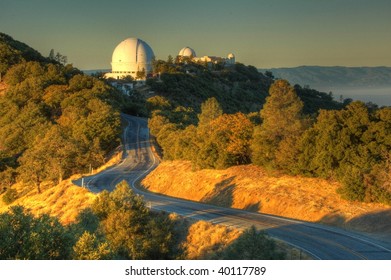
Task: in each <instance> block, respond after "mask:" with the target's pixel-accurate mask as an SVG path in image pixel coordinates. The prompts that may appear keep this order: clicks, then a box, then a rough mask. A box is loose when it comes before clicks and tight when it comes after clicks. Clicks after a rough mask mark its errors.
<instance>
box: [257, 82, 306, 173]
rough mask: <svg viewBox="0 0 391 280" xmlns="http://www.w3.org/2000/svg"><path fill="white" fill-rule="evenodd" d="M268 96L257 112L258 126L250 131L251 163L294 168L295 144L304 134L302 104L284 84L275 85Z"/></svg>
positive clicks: (285, 83)
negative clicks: (258, 116)
mask: <svg viewBox="0 0 391 280" xmlns="http://www.w3.org/2000/svg"><path fill="white" fill-rule="evenodd" d="M269 94H270V95H269V96H268V97H267V98H266V103H265V105H264V107H263V109H262V110H261V112H260V115H261V118H262V124H261V126H260V127H258V128H257V129H256V130H255V131H254V140H253V144H252V161H253V163H255V164H257V165H263V166H271V167H282V168H286V169H289V168H290V166H291V165H294V164H295V158H296V156H297V153H298V146H297V143H298V141H299V138H300V136H301V134H302V133H303V131H304V130H305V122H304V119H303V116H302V112H301V111H302V108H303V103H302V102H301V101H300V99H299V98H298V97H297V95H296V93H295V91H294V89H293V87H292V86H290V85H289V83H288V82H287V81H285V80H277V81H275V82H274V83H273V84H272V86H271V87H270V91H269Z"/></svg>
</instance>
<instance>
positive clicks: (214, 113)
mask: <svg viewBox="0 0 391 280" xmlns="http://www.w3.org/2000/svg"><path fill="white" fill-rule="evenodd" d="M222 114H223V109H222V108H221V106H220V104H219V102H218V101H217V99H216V98H214V97H212V98H209V99H207V100H206V101H205V102H204V103H202V104H201V113H200V114H199V115H198V126H199V127H201V126H205V125H208V124H209V123H210V122H211V121H212V120H214V119H216V118H218V117H219V116H221V115H222Z"/></svg>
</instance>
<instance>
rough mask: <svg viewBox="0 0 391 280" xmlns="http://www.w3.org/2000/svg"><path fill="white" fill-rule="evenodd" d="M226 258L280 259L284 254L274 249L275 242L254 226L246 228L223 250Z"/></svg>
mask: <svg viewBox="0 0 391 280" xmlns="http://www.w3.org/2000/svg"><path fill="white" fill-rule="evenodd" d="M223 259H228V260H280V259H284V254H282V253H280V252H278V251H277V249H276V245H275V242H274V241H273V240H272V239H270V238H269V237H268V236H267V234H266V233H265V232H264V231H257V230H256V228H255V226H252V227H250V228H249V229H246V230H245V231H244V232H243V234H242V235H241V236H239V238H238V239H236V240H235V241H234V242H233V243H232V244H231V245H230V246H229V247H228V248H227V250H226V251H225V252H224V255H223Z"/></svg>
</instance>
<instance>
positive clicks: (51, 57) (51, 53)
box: [49, 49, 55, 60]
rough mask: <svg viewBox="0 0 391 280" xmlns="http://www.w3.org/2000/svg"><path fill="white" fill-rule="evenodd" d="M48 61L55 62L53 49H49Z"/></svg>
mask: <svg viewBox="0 0 391 280" xmlns="http://www.w3.org/2000/svg"><path fill="white" fill-rule="evenodd" d="M49 59H50V60H55V56H54V49H51V50H50V53H49Z"/></svg>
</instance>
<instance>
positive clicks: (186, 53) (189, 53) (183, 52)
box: [178, 47, 196, 57]
mask: <svg viewBox="0 0 391 280" xmlns="http://www.w3.org/2000/svg"><path fill="white" fill-rule="evenodd" d="M178 56H182V57H196V53H195V51H194V50H193V49H192V48H190V47H184V48H183V49H181V50H180V51H179V54H178Z"/></svg>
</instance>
